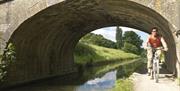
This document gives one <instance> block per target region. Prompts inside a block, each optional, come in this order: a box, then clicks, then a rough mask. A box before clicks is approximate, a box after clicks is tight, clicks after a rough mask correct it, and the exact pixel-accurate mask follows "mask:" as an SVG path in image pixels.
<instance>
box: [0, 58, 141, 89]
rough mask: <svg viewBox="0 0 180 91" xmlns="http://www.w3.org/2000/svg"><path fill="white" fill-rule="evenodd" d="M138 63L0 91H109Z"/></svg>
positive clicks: (99, 68)
mask: <svg viewBox="0 0 180 91" xmlns="http://www.w3.org/2000/svg"><path fill="white" fill-rule="evenodd" d="M140 63H141V61H137V62H135V61H132V62H129V61H128V63H127V64H125V63H115V64H109V65H105V66H99V67H93V68H90V69H85V70H84V72H80V73H81V75H79V74H77V75H76V76H75V74H71V75H69V76H68V75H66V76H65V77H57V78H53V79H52V78H51V79H48V80H45V81H38V82H37V83H33V84H29V85H26V86H22V87H17V88H12V89H9V90H1V91H111V90H112V88H113V87H114V85H115V81H116V80H117V79H121V78H123V77H125V76H128V75H129V74H131V73H132V72H133V71H134V69H135V68H136V67H140Z"/></svg>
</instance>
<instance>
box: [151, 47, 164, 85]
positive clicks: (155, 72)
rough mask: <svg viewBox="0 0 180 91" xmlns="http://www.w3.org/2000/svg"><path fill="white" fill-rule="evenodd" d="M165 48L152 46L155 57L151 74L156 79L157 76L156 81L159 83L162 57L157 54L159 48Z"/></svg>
mask: <svg viewBox="0 0 180 91" xmlns="http://www.w3.org/2000/svg"><path fill="white" fill-rule="evenodd" d="M162 49H163V48H152V52H153V59H152V63H153V66H152V71H151V76H152V78H153V79H154V78H155V82H156V83H158V82H159V69H160V66H159V61H160V57H159V56H158V54H157V50H162Z"/></svg>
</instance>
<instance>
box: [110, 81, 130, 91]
mask: <svg viewBox="0 0 180 91" xmlns="http://www.w3.org/2000/svg"><path fill="white" fill-rule="evenodd" d="M112 91H133V82H132V81H131V80H130V79H119V80H117V81H116V84H115V88H113V90H112Z"/></svg>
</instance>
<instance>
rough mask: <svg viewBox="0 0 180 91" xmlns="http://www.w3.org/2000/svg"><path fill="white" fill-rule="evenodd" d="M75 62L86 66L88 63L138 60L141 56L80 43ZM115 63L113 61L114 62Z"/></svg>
mask: <svg viewBox="0 0 180 91" xmlns="http://www.w3.org/2000/svg"><path fill="white" fill-rule="evenodd" d="M74 54H75V56H74V58H75V62H76V63H78V64H86V63H87V62H92V61H93V62H94V63H96V62H102V61H107V60H112V59H122V60H123V59H130V58H132V59H133V58H137V57H139V56H137V55H135V54H132V53H126V52H124V51H121V50H116V49H112V48H106V47H101V46H97V45H93V44H85V43H82V42H79V44H77V46H76V48H75V52H74ZM112 61H113V60H112Z"/></svg>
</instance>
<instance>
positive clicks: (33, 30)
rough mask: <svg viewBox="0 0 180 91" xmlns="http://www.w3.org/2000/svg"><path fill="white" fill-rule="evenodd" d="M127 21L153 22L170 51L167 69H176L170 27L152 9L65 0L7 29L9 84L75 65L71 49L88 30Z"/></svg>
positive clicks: (144, 25) (106, 0) (111, 0)
mask: <svg viewBox="0 0 180 91" xmlns="http://www.w3.org/2000/svg"><path fill="white" fill-rule="evenodd" d="M116 25H120V26H125V27H131V28H135V29H138V30H142V31H144V32H147V33H150V29H151V28H152V27H154V26H157V27H158V28H159V29H160V33H161V34H162V35H163V36H164V38H165V40H166V42H167V44H168V47H169V51H168V52H167V53H166V55H167V56H166V62H167V64H168V69H169V70H170V71H172V72H173V71H174V69H175V68H174V67H175V60H176V52H175V51H176V45H175V40H174V37H173V32H174V28H173V27H172V25H171V24H170V23H169V22H168V21H167V20H166V19H165V18H163V17H162V16H161V15H160V14H159V13H157V12H156V11H154V10H152V9H150V8H148V7H146V6H143V5H140V4H138V3H135V2H132V1H128V0H120V1H118V0H72V1H71V0H66V1H64V2H61V3H58V4H55V5H52V6H51V7H48V8H45V9H44V10H42V11H40V12H38V13H37V14H35V15H34V16H32V17H30V18H28V19H27V20H26V21H24V22H23V23H22V24H21V25H20V26H19V27H18V28H17V29H16V30H15V31H14V32H13V34H12V35H11V37H10V39H9V42H12V43H13V44H14V45H15V47H16V53H17V61H16V62H15V63H13V64H12V65H13V66H11V67H9V68H8V77H7V78H8V79H7V83H8V84H15V83H22V82H26V81H31V80H36V79H41V78H46V77H51V76H55V75H61V74H67V73H69V72H72V71H73V69H74V68H73V65H74V63H73V60H74V59H73V50H74V48H75V46H76V44H77V43H78V41H79V40H80V38H81V37H83V36H84V35H86V34H87V33H89V32H91V31H93V30H95V29H99V28H103V27H109V26H116Z"/></svg>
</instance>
